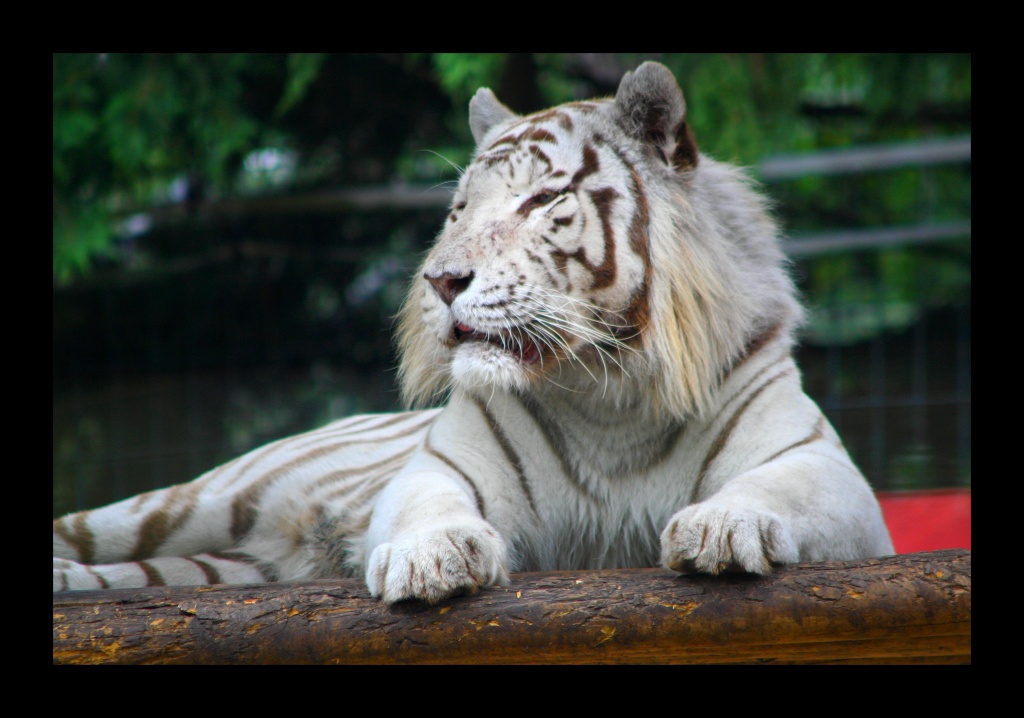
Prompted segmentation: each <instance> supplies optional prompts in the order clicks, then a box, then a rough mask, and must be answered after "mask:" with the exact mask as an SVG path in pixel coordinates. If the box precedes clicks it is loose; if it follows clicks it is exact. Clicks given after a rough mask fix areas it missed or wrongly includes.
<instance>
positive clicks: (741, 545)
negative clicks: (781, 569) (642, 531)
mask: <svg viewBox="0 0 1024 718" xmlns="http://www.w3.org/2000/svg"><path fill="white" fill-rule="evenodd" d="M797 560H799V552H798V550H797V547H796V544H795V543H794V542H793V539H792V537H791V536H790V533H789V530H788V529H787V528H786V526H785V525H784V524H783V521H782V519H781V518H780V517H778V516H777V515H775V514H773V513H771V512H768V511H758V510H754V509H748V508H742V509H737V508H730V507H727V506H716V505H713V504H711V505H709V504H694V505H693V506H688V507H687V508H685V509H683V510H682V511H679V512H678V513H677V514H676V515H675V516H673V517H672V519H671V520H670V521H669V522H668V526H667V527H666V528H665V530H664V532H662V534H661V563H662V565H663V566H665V567H666V568H669V569H672V570H673V571H678V572H680V573H694V572H701V573H710V574H717V573H721V572H722V571H726V570H729V571H736V570H739V571H746V572H747V573H756V574H761V575H765V574H768V573H770V572H771V567H772V564H782V563H795V562H796V561H797Z"/></svg>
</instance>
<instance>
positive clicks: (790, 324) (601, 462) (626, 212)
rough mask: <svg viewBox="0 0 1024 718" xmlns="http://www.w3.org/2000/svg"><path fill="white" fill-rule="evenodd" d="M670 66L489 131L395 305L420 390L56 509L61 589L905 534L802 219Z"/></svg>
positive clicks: (742, 563) (486, 126) (405, 584)
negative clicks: (702, 146) (805, 273)
mask: <svg viewBox="0 0 1024 718" xmlns="http://www.w3.org/2000/svg"><path fill="white" fill-rule="evenodd" d="M685 113H686V106H685V101H684V99H683V95H682V92H681V91H680V89H679V87H678V85H677V84H676V81H675V79H674V78H673V77H672V75H671V73H670V72H669V71H668V70H667V69H666V68H664V67H663V66H661V65H658V64H656V63H645V64H644V65H642V66H640V67H639V68H638V69H637V70H636V71H635V72H633V73H627V74H626V76H625V77H624V78H623V80H622V83H621V84H620V87H619V90H618V92H617V94H616V96H615V98H613V99H606V100H595V101H591V102H576V103H569V104H566V105H560V106H558V107H555V108H552V109H550V110H547V111H544V112H540V113H535V114H532V115H527V116H525V117H520V116H518V115H516V114H514V113H513V112H511V111H510V110H509V109H508V108H506V107H505V106H504V105H502V104H501V103H500V102H499V101H498V99H497V98H496V97H495V96H494V94H493V93H491V92H490V91H489V90H486V89H483V90H480V91H479V92H478V93H477V94H476V96H475V97H474V98H473V100H472V101H471V103H470V127H471V129H472V132H473V136H474V139H475V141H476V143H477V149H476V153H475V156H474V158H473V160H472V162H471V163H470V164H469V165H468V166H467V167H466V169H465V171H464V172H463V173H462V176H461V178H460V181H459V185H458V188H457V189H456V191H455V193H454V195H453V199H452V204H451V209H450V212H449V214H448V216H447V218H446V220H445V223H444V227H443V228H442V230H441V232H440V234H439V236H438V239H437V241H436V243H435V244H434V246H433V248H432V249H431V251H430V252H429V253H428V255H427V256H426V258H425V260H424V262H423V264H422V266H421V268H420V270H419V271H418V273H417V274H416V276H414V277H413V279H412V282H411V284H410V289H409V293H408V296H407V299H406V302H405V304H404V306H403V308H402V310H401V314H400V317H399V325H398V343H399V349H400V355H401V366H400V378H401V382H402V389H403V395H404V397H405V399H406V401H407V402H408V403H409V404H410V405H414V406H416V405H429V404H432V403H436V402H438V401H444V406H443V408H440V409H428V410H420V411H412V412H406V413H402V414H395V415H374V416H364V417H354V418H350V419H345V420H341V421H338V422H335V423H332V424H329V425H328V426H327V427H324V428H323V429H320V430H317V431H314V432H310V433H307V434H303V435H300V436H297V437H292V438H289V439H284V440H282V441H279V442H275V443H273V444H270V445H268V446H266V447H262V448H260V449H256V450H255V451H253V452H250V453H249V454H247V455H245V456H243V457H240V458H239V459H236V460H235V461H233V462H230V463H228V464H226V465H224V466H223V467H220V468H218V469H215V470H214V471H211V472H210V473H208V474H206V475H204V476H202V477H200V478H199V479H197V480H195V481H193V482H191V483H187V484H182V485H179V486H175V487H170V488H167V489H163V490H160V491H156V492H151V493H149V494H143V495H141V496H139V497H136V498H133V499H128V500H125V501H122V502H119V503H117V504H113V505H111V506H109V507H105V508H101V509H97V510H94V511H86V512H82V513H79V514H74V515H71V516H68V517H64V518H62V519H58V520H57V521H55V522H54V557H55V558H54V590H55V591H56V590H66V589H79V588H96V587H122V586H124V587H131V586H145V585H154V584H203V583H217V582H249V581H268V580H304V579H309V578H322V577H331V576H355V575H358V576H363V577H364V578H365V580H366V582H367V586H368V588H369V590H370V592H371V593H372V594H373V595H374V596H377V597H380V598H381V599H383V600H384V601H386V602H389V603H393V602H395V601H400V600H405V599H421V600H426V601H431V602H433V601H438V600H442V599H445V598H448V597H450V596H452V595H455V594H458V593H464V592H468V593H471V592H474V591H476V590H477V589H479V588H481V587H486V586H489V585H494V584H501V583H504V582H506V581H507V579H508V575H509V572H512V571H523V570H559V569H581V568H611V567H638V566H653V565H659V564H660V565H662V566H664V567H666V568H668V569H671V570H675V571H679V572H684V573H686V572H692V571H699V572H706V573H712V574H714V573H719V572H721V571H723V570H741V571H748V572H754V573H762V574H763V573H767V572H769V571H770V570H771V567H772V565H777V564H781V563H791V562H796V561H809V560H826V559H852V558H858V557H864V556H873V555H883V554H888V553H892V544H891V541H890V540H889V536H888V532H887V530H886V528H885V525H884V522H883V521H882V517H881V512H880V510H879V507H878V504H877V502H876V500H875V498H874V496H873V494H872V492H871V489H870V487H869V486H868V484H867V482H866V481H865V480H864V478H863V476H862V475H861V474H860V472H859V471H858V470H857V468H856V466H855V465H854V464H853V462H852V461H851V460H850V458H849V456H848V454H847V453H846V451H845V449H844V448H843V446H842V443H841V441H840V439H839V437H838V436H837V435H836V433H835V432H834V431H833V429H832V427H831V426H830V425H829V423H828V421H827V420H826V419H825V417H824V415H823V414H822V413H821V411H820V410H819V408H818V407H817V406H816V405H815V404H814V402H813V401H811V400H810V399H809V398H808V397H807V396H806V395H805V394H804V392H803V390H802V388H801V381H800V374H799V371H798V369H797V367H796V365H795V364H794V362H793V359H792V356H791V348H792V344H793V333H794V331H795V329H796V328H797V327H798V325H799V323H800V320H801V308H800V305H799V303H798V301H797V299H796V294H795V290H794V287H793V284H792V281H791V279H790V277H789V275H788V273H787V269H786V262H785V259H784V257H783V256H782V253H781V251H780V249H779V244H778V229H777V227H776V225H775V223H774V221H773V219H772V217H771V216H770V213H769V212H768V211H767V210H766V207H765V202H764V199H763V198H762V196H761V195H760V194H759V193H758V192H757V191H756V189H755V188H754V187H753V186H752V184H751V182H750V181H749V180H748V179H747V178H746V177H745V176H744V175H743V173H742V172H740V171H739V170H738V169H736V168H734V167H732V166H729V165H726V164H723V163H719V162H716V161H715V160H713V159H711V158H709V157H707V156H706V155H703V154H702V153H700V152H699V150H698V148H697V144H696V140H695V139H694V136H693V133H692V132H691V130H690V128H689V126H688V125H687V122H686V115H685Z"/></svg>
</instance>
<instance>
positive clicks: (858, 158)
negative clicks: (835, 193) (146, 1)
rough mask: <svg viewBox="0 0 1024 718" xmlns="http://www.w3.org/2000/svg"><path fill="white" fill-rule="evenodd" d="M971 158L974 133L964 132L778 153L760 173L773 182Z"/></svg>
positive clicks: (765, 161)
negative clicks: (949, 135)
mask: <svg viewBox="0 0 1024 718" xmlns="http://www.w3.org/2000/svg"><path fill="white" fill-rule="evenodd" d="M970 161H971V136H970V135H963V136H961V137H943V138H940V139H933V140H920V141H917V142H900V143H893V144H889V145H877V146H872V147H849V148H842V149H835V150H823V151H820V152H808V153H802V154H791V155H775V156H773V157H766V158H764V159H763V160H761V162H760V163H759V164H758V166H757V174H758V176H759V177H760V178H761V179H762V180H764V181H765V182H774V181H778V180H784V179H794V178H798V177H806V176H808V175H838V174H851V173H857V172H868V171H871V170H888V169H895V168H898V167H908V166H914V167H920V166H923V165H937V164H949V163H956V162H970Z"/></svg>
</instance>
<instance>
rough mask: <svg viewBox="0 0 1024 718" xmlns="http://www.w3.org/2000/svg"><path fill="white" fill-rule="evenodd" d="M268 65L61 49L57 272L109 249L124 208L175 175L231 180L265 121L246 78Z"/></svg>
mask: <svg viewBox="0 0 1024 718" xmlns="http://www.w3.org/2000/svg"><path fill="white" fill-rule="evenodd" d="M268 69H273V68H268V67H266V63H263V66H262V67H261V62H260V60H259V58H251V57H250V56H247V55H192V54H177V55H171V54H166V55H164V54H150V55H127V54H110V55H107V54H99V55H97V54H62V53H58V54H54V56H53V185H54V186H53V243H54V244H53V263H54V266H53V272H54V278H55V280H57V281H66V280H68V279H69V278H71V277H72V276H74V275H75V274H77V273H81V272H83V271H85V270H86V269H87V266H88V261H89V259H90V257H92V256H94V255H96V254H104V253H109V251H110V249H111V244H112V240H113V220H114V217H115V215H116V214H118V213H123V212H124V211H125V210H129V209H131V208H143V207H145V206H146V205H147V204H148V203H151V202H153V201H159V200H160V199H162V198H161V196H160V192H161V190H166V187H167V185H168V184H169V183H170V182H171V181H172V180H174V179H176V178H178V177H180V176H183V175H191V176H194V177H197V178H201V179H202V180H203V181H204V182H209V183H211V184H212V185H213V186H215V187H217V186H223V185H226V184H227V183H228V181H229V178H230V177H231V175H232V173H233V171H234V170H235V169H236V167H237V163H238V162H239V161H240V159H241V157H242V156H243V154H244V153H245V152H247V151H248V150H250V149H251V148H252V147H253V146H255V144H256V140H257V138H258V136H259V134H260V129H261V128H260V126H259V124H258V123H257V122H256V121H255V119H254V118H253V117H251V116H250V115H249V114H248V113H247V112H246V110H245V109H244V108H243V106H242V103H241V99H242V95H243V92H244V91H245V83H244V79H243V78H244V76H245V74H246V73H251V72H253V71H256V72H260V71H263V72H266V71H267V70H268ZM303 72H307V74H308V71H307V70H306V68H305V67H304V66H303V65H302V63H299V65H298V69H297V70H296V72H295V73H294V75H293V80H292V81H291V83H290V84H289V90H290V93H291V94H290V95H288V97H289V98H291V97H298V96H300V95H301V91H302V88H303V78H304V77H305V76H306V75H304V74H303ZM295 78H297V79H295ZM291 101H292V102H294V100H291Z"/></svg>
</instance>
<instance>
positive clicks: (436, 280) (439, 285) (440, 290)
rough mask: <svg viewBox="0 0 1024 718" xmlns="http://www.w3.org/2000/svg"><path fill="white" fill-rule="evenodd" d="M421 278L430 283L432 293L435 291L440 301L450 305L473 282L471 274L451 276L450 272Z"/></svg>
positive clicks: (426, 275)
mask: <svg viewBox="0 0 1024 718" xmlns="http://www.w3.org/2000/svg"><path fill="white" fill-rule="evenodd" d="M423 278H424V279H426V280H427V281H428V282H430V284H431V285H432V286H433V287H434V291H436V292H437V294H438V296H439V297H441V301H443V302H444V303H445V304H448V305H450V304H451V303H452V302H454V301H455V297H457V296H459V295H460V294H462V293H463V292H464V291H466V288H467V287H468V286H469V283H470V282H472V281H473V273H472V272H469V273H467V274H453V273H451V272H445V273H444V274H442V275H441V276H439V277H432V276H430V275H429V274H424V275H423Z"/></svg>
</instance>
